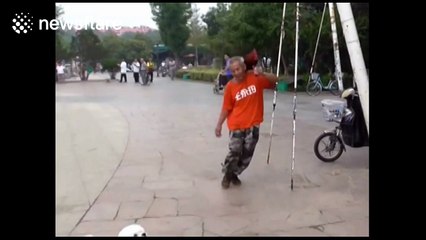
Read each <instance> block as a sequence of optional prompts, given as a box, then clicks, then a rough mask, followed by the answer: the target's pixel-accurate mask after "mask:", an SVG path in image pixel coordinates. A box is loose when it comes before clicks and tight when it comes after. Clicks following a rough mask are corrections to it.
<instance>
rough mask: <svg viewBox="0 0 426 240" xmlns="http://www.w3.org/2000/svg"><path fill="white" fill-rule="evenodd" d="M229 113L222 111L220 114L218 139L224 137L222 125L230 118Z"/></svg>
mask: <svg viewBox="0 0 426 240" xmlns="http://www.w3.org/2000/svg"><path fill="white" fill-rule="evenodd" d="M228 114H229V111H228V110H226V109H222V112H220V115H219V120H218V121H217V125H216V129H215V133H216V137H220V136H222V125H223V122H225V120H226V118H227V117H228Z"/></svg>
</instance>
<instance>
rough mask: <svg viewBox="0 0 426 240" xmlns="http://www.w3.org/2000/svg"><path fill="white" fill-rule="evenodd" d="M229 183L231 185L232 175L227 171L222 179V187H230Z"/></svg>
mask: <svg viewBox="0 0 426 240" xmlns="http://www.w3.org/2000/svg"><path fill="white" fill-rule="evenodd" d="M229 185H231V178H230V175H229V174H228V173H226V174H225V175H224V176H223V179H222V188H224V189H227V188H229Z"/></svg>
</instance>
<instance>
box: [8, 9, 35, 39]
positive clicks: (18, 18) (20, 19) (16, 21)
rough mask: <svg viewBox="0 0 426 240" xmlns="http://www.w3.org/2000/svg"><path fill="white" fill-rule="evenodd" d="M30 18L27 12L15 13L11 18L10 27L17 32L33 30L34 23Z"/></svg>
mask: <svg viewBox="0 0 426 240" xmlns="http://www.w3.org/2000/svg"><path fill="white" fill-rule="evenodd" d="M32 18H33V17H31V16H30V15H29V13H27V15H25V14H24V13H22V12H21V14H17V13H16V14H15V17H14V18H13V19H12V22H13V25H12V29H13V30H14V31H15V32H16V33H17V34H20V33H27V32H28V31H31V30H33V28H32V27H33V25H34V23H33V22H32Z"/></svg>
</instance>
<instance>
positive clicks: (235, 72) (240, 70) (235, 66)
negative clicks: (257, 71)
mask: <svg viewBox="0 0 426 240" xmlns="http://www.w3.org/2000/svg"><path fill="white" fill-rule="evenodd" d="M230 68H231V72H232V76H234V78H235V79H236V80H237V81H238V82H241V81H242V80H243V79H244V76H245V73H246V65H245V64H244V59H243V58H242V57H232V58H231V60H230Z"/></svg>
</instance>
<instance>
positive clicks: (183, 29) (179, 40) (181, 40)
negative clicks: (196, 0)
mask: <svg viewBox="0 0 426 240" xmlns="http://www.w3.org/2000/svg"><path fill="white" fill-rule="evenodd" d="M151 12H152V14H153V16H154V17H153V20H154V21H155V22H156V23H157V25H158V28H159V31H160V36H161V40H162V41H163V43H164V44H166V45H167V46H168V47H170V49H171V50H172V51H173V52H174V53H175V54H177V55H179V54H180V53H181V52H182V51H183V50H184V49H185V47H186V42H187V40H188V38H189V36H190V28H189V27H188V23H189V19H190V18H191V15H192V11H191V4H190V3H173V4H170V3H151Z"/></svg>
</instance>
